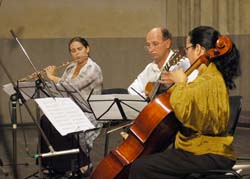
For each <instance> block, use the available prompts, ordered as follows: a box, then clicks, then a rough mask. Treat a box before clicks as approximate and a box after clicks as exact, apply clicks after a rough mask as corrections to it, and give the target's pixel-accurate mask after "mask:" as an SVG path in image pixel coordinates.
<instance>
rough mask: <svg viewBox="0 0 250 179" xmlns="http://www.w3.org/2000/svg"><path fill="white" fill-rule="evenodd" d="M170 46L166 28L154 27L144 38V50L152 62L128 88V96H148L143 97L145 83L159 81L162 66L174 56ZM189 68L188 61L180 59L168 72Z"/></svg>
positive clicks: (170, 40) (170, 42) (169, 35)
mask: <svg viewBox="0 0 250 179" xmlns="http://www.w3.org/2000/svg"><path fill="white" fill-rule="evenodd" d="M171 45H172V36H171V33H170V32H169V31H168V30H167V29H166V28H163V27H156V28H153V29H152V30H150V31H149V32H148V34H147V36H146V49H147V51H148V53H149V54H150V56H151V57H152V59H153V62H151V63H149V64H148V65H147V66H146V67H145V69H144V70H143V71H142V72H141V73H140V74H139V75H138V76H137V78H136V79H135V80H134V82H133V83H132V84H131V85H130V86H129V87H128V92H129V93H130V94H137V93H139V94H141V95H143V96H147V95H148V94H146V95H145V88H146V85H147V83H148V82H156V81H157V80H158V79H159V76H160V73H161V71H163V70H164V66H166V64H167V62H169V60H170V58H171V57H172V56H173V54H174V51H173V50H171ZM189 66H190V64H189V61H188V59H187V58H182V59H181V60H180V62H178V63H177V64H176V65H173V67H170V70H172V69H174V68H176V67H178V68H179V67H182V68H183V69H184V70H186V69H187V68H188V67H189ZM149 90H150V89H149ZM146 93H147V92H146Z"/></svg>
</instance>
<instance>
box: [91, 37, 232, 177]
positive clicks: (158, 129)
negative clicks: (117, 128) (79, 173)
mask: <svg viewBox="0 0 250 179" xmlns="http://www.w3.org/2000/svg"><path fill="white" fill-rule="evenodd" d="M231 48H232V42H231V40H230V38H229V37H227V36H220V37H219V38H218V40H217V42H216V46H215V48H212V49H209V50H207V51H206V53H205V54H204V55H202V56H200V57H199V58H198V59H197V60H196V61H195V62H194V63H193V64H192V66H191V67H190V68H189V69H188V70H187V71H186V72H185V73H186V74H187V75H189V74H191V72H192V71H193V70H195V69H197V68H198V67H199V66H200V65H201V64H203V63H204V64H206V65H208V64H209V62H210V61H211V60H212V59H213V58H215V57H218V56H221V55H224V54H226V53H228V52H229V51H230V50H231ZM170 95H171V89H169V90H167V91H166V92H165V93H162V94H160V95H158V96H156V97H155V98H154V99H153V100H152V101H151V102H150V103H148V105H147V106H146V107H145V108H144V109H143V110H142V111H141V112H140V114H139V115H138V117H137V118H136V119H135V121H134V124H133V125H132V126H131V127H130V134H129V136H128V137H127V138H126V140H124V142H123V143H122V144H121V145H120V146H119V147H117V148H116V149H115V150H112V151H111V152H110V153H109V154H107V155H106V156H105V157H104V159H103V160H102V161H101V162H100V163H99V164H98V166H97V167H96V168H95V170H94V172H93V173H92V175H91V177H90V178H91V179H113V178H123V179H125V178H128V174H129V168H130V165H131V164H132V163H133V161H134V160H135V159H137V158H139V157H140V156H143V155H149V154H152V153H156V152H159V151H161V150H164V149H165V148H166V147H167V146H168V145H170V144H171V143H172V142H173V140H174V136H175V134H176V133H177V131H178V129H179V128H180V126H181V123H180V122H179V121H178V120H177V119H176V117H175V115H174V111H173V109H172V108H171V105H170V102H169V101H170ZM163 139H164V140H163Z"/></svg>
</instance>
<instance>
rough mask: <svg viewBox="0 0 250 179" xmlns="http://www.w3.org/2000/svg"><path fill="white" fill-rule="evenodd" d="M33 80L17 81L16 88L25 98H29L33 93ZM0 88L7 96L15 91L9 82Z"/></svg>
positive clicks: (34, 86)
mask: <svg viewBox="0 0 250 179" xmlns="http://www.w3.org/2000/svg"><path fill="white" fill-rule="evenodd" d="M35 88H36V85H35V82H18V89H19V91H20V92H21V93H22V95H23V97H24V99H25V100H28V99H30V98H31V97H32V96H33V95H34V93H35ZM2 89H3V91H4V92H5V93H7V94H8V95H9V96H11V95H13V94H15V93H16V91H15V89H14V88H13V85H12V84H11V83H8V84H5V85H3V86H2Z"/></svg>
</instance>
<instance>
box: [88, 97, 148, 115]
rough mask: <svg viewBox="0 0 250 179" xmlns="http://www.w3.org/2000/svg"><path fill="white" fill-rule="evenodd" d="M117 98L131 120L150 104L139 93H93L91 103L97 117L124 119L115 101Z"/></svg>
mask: <svg viewBox="0 0 250 179" xmlns="http://www.w3.org/2000/svg"><path fill="white" fill-rule="evenodd" d="M115 99H118V100H119V101H120V104H121V106H122V109H123V111H124V113H125V115H126V117H127V119H129V120H134V119H136V117H137V116H138V114H139V112H140V111H141V110H142V109H143V108H144V107H145V106H146V105H147V104H148V103H147V102H146V101H145V100H143V99H142V98H141V97H140V96H138V95H130V94H105V95H92V96H90V98H89V104H90V106H91V108H92V110H93V112H94V114H95V116H96V118H97V119H101V120H123V117H122V115H121V113H120V110H119V108H118V106H117V104H116V103H115V102H114V101H115ZM112 104H113V105H112ZM105 112H106V113H105ZM104 113H105V114H104Z"/></svg>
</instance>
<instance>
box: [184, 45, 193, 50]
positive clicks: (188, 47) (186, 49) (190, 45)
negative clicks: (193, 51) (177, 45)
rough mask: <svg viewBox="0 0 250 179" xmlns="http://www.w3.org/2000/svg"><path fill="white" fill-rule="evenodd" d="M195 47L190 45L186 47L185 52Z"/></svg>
mask: <svg viewBox="0 0 250 179" xmlns="http://www.w3.org/2000/svg"><path fill="white" fill-rule="evenodd" d="M191 47H194V46H193V45H190V46H189V47H185V48H184V50H185V51H187V50H188V49H189V48H191Z"/></svg>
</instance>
